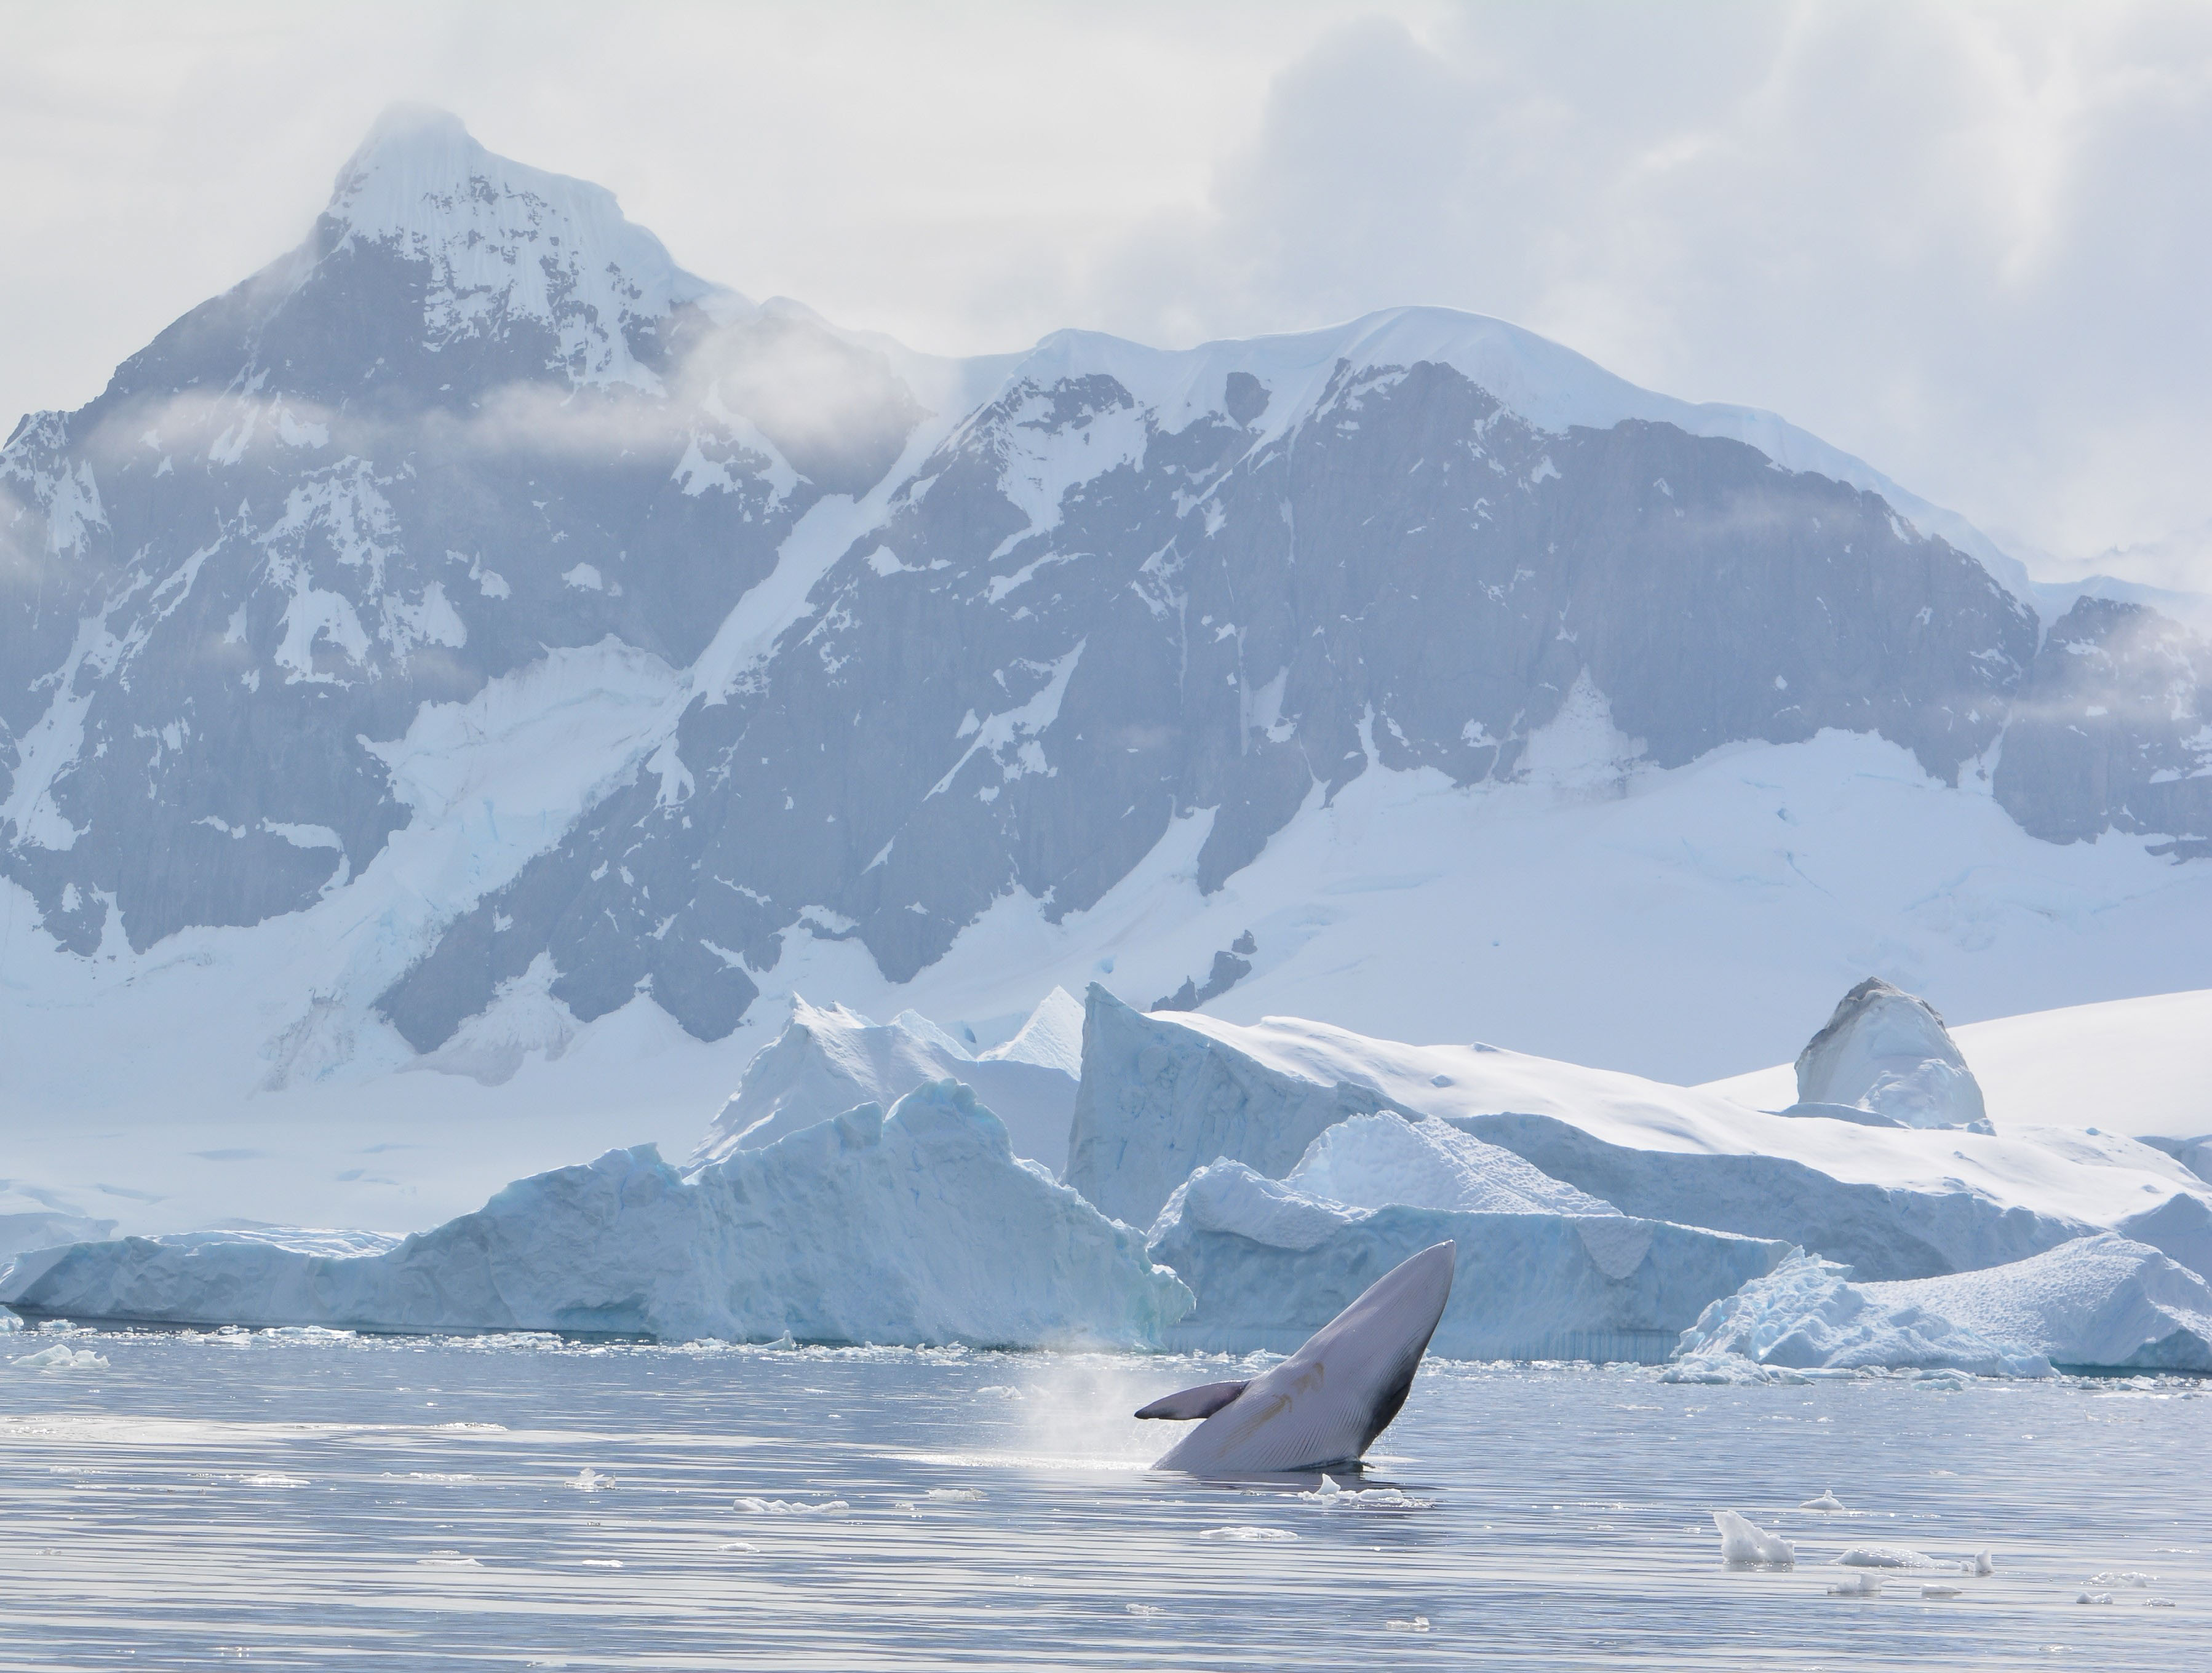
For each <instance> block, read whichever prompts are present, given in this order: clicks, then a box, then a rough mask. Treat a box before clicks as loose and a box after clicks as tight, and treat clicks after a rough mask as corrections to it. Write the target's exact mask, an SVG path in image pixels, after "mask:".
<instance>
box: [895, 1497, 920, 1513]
mask: <svg viewBox="0 0 2212 1673" xmlns="http://www.w3.org/2000/svg"><path fill="white" fill-rule="evenodd" d="M891 1508H892V1509H893V1510H895V1511H899V1512H903V1513H904V1514H906V1515H908V1516H920V1515H921V1506H919V1505H917V1504H915V1502H914V1500H911V1499H894V1500H891Z"/></svg>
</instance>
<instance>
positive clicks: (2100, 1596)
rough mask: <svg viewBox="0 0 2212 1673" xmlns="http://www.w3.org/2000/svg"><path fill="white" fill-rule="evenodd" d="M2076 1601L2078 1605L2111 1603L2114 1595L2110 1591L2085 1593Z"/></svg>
mask: <svg viewBox="0 0 2212 1673" xmlns="http://www.w3.org/2000/svg"><path fill="white" fill-rule="evenodd" d="M2074 1601H2075V1603H2111V1602H2112V1593H2111V1592H2109V1591H2085V1592H2083V1593H2082V1594H2081V1596H2080V1597H2076V1598H2075V1600H2074Z"/></svg>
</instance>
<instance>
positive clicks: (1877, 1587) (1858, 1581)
mask: <svg viewBox="0 0 2212 1673" xmlns="http://www.w3.org/2000/svg"><path fill="white" fill-rule="evenodd" d="M1828 1596H1829V1597H1881V1575H1879V1574H1854V1575H1851V1576H1850V1578H1849V1579H1844V1580H1842V1581H1839V1582H1838V1583H1837V1584H1836V1585H1832V1586H1830V1587H1829V1588H1828Z"/></svg>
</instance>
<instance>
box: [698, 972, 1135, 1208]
mask: <svg viewBox="0 0 2212 1673" xmlns="http://www.w3.org/2000/svg"><path fill="white" fill-rule="evenodd" d="M1082 1030H1083V1022H1082V1009H1081V1007H1079V1006H1078V1005H1077V1004H1076V1002H1075V1000H1074V999H1073V996H1072V995H1069V994H1068V993H1066V991H1065V990H1064V989H1059V988H1055V989H1053V990H1052V992H1051V993H1050V994H1048V995H1046V997H1045V999H1044V1001H1043V1002H1042V1004H1040V1005H1039V1006H1038V1007H1037V1008H1036V1011H1035V1012H1033V1013H1031V1014H1030V1019H1029V1020H1028V1021H1027V1022H1026V1023H1024V1025H1022V1028H1021V1031H1019V1032H1018V1033H1017V1034H1016V1035H1015V1036H1014V1037H1013V1038H1012V1039H1011V1040H1009V1041H1007V1042H1006V1044H1004V1045H1002V1046H999V1047H996V1048H994V1049H992V1050H990V1051H986V1052H982V1053H980V1054H976V1053H971V1052H969V1049H968V1048H967V1047H966V1046H964V1045H963V1044H962V1043H960V1042H959V1041H957V1040H956V1039H954V1038H953V1037H951V1035H950V1034H947V1033H946V1032H945V1031H944V1030H943V1029H941V1028H939V1027H938V1026H937V1025H936V1024H934V1023H933V1022H931V1021H930V1020H929V1019H927V1018H926V1017H922V1016H919V1015H917V1014H916V1013H914V1012H912V1011H902V1012H901V1013H899V1014H898V1015H897V1016H896V1017H895V1018H893V1019H891V1020H890V1022H888V1023H877V1022H872V1021H871V1020H870V1019H868V1018H866V1017H864V1016H862V1015H861V1014H860V1013H859V1012H857V1011H849V1010H848V1009H846V1008H845V1007H843V1006H842V1005H832V1006H828V1007H823V1006H816V1005H809V1004H808V1003H807V1002H806V1001H805V1000H804V999H801V998H799V997H798V996H796V995H794V996H793V999H792V1002H791V1020H790V1021H789V1022H788V1023H787V1024H786V1025H785V1026H784V1030H783V1032H782V1033H781V1034H780V1035H778V1036H777V1037H776V1038H775V1039H774V1040H772V1041H770V1042H769V1043H768V1044H767V1045H765V1046H763V1047H762V1048H761V1049H760V1050H759V1051H758V1052H757V1053H756V1054H755V1055H754V1056H753V1059H752V1061H751V1062H750V1063H748V1064H747V1065H746V1066H745V1071H744V1075H743V1076H742V1077H741V1078H740V1080H739V1081H738V1090H737V1091H736V1092H733V1093H732V1094H731V1095H730V1098H729V1100H728V1101H727V1102H726V1103H725V1104H723V1106H722V1108H721V1111H720V1114H718V1115H717V1116H715V1117H714V1122H713V1123H712V1124H711V1125H710V1126H709V1127H708V1129H707V1134H706V1136H705V1137H704V1138H703V1139H702V1140H701V1141H700V1142H699V1147H698V1149H697V1151H696V1153H694V1155H693V1157H692V1160H693V1161H694V1162H718V1161H720V1160H722V1159H725V1158H726V1157H728V1156H731V1155H733V1154H735V1153H737V1152H738V1151H740V1150H759V1149H762V1148H763V1147H766V1146H768V1145H771V1144H774V1143H775V1141H777V1140H778V1139H781V1138H782V1137H783V1136H785V1135H787V1134H790V1133H795V1132H798V1131H799V1129H801V1128H805V1127H811V1126H812V1125H813V1124H814V1123H815V1122H819V1121H827V1120H829V1118H830V1117H831V1116H836V1115H840V1114H842V1113H843V1112H844V1111H845V1110H850V1109H853V1108H854V1107H855V1106H856V1105H859V1104H882V1105H883V1106H884V1108H885V1109H889V1108H890V1106H891V1105H892V1104H896V1102H897V1101H898V1100H899V1099H900V1098H904V1097H905V1096H906V1095H907V1094H908V1092H912V1091H914V1089H915V1087H917V1086H921V1085H922V1084H923V1083H924V1082H926V1081H931V1080H946V1079H951V1080H958V1081H960V1082H962V1083H963V1085H966V1086H972V1087H973V1088H975V1092H976V1094H977V1096H978V1097H980V1098H981V1099H982V1100H983V1102H984V1103H985V1104H987V1106H988V1107H989V1108H990V1110H992V1111H993V1112H994V1114H996V1115H997V1116H999V1118H1000V1120H1001V1121H1002V1122H1005V1123H1006V1135H1007V1137H1008V1139H1009V1141H1011V1142H1012V1146H1013V1150H1014V1153H1015V1154H1016V1155H1017V1156H1026V1157H1029V1158H1030V1159H1031V1160H1033V1161H1038V1162H1042V1163H1043V1164H1044V1165H1046V1166H1047V1167H1048V1168H1050V1169H1051V1170H1052V1171H1053V1172H1054V1173H1055V1174H1057V1173H1059V1172H1060V1171H1062V1170H1063V1169H1064V1168H1065V1167H1066V1165H1067V1128H1068V1122H1069V1119H1070V1117H1071V1116H1073V1112H1074V1109H1075V1080H1076V1074H1077V1072H1078V1070H1079V1067H1080V1062H1081V1050H1082V1047H1081V1040H1082ZM1146 1218H1149V1215H1147V1216H1146Z"/></svg>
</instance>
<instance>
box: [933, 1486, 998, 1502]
mask: <svg viewBox="0 0 2212 1673" xmlns="http://www.w3.org/2000/svg"><path fill="white" fill-rule="evenodd" d="M921 1496H922V1497H923V1498H924V1499H934V1500H938V1501H939V1502H940V1503H945V1504H959V1505H972V1504H974V1503H975V1502H976V1501H977V1500H980V1499H981V1498H982V1496H983V1489H982V1488H981V1487H932V1488H930V1490H929V1491H928V1492H927V1493H925V1494H922V1495H921Z"/></svg>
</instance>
